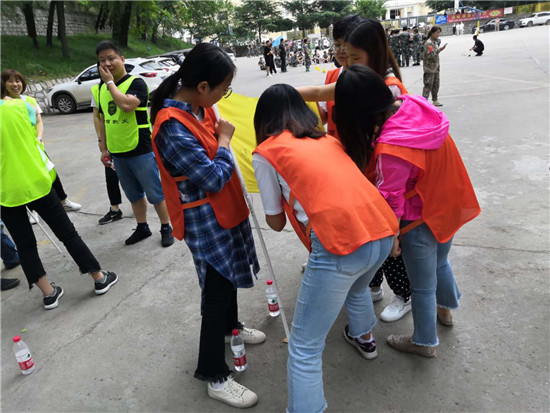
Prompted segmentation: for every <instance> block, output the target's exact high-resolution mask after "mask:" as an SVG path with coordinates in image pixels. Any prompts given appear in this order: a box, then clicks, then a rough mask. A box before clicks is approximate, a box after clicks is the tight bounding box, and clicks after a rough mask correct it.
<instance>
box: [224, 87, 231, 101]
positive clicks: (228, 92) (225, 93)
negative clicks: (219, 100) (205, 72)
mask: <svg viewBox="0 0 550 413" xmlns="http://www.w3.org/2000/svg"><path fill="white" fill-rule="evenodd" d="M231 93H233V89H232V88H231V86H229V87H228V88H227V89H225V92H223V98H224V99H227V98H228V97H229V96H231Z"/></svg>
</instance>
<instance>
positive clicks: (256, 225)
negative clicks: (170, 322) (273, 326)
mask: <svg viewBox="0 0 550 413" xmlns="http://www.w3.org/2000/svg"><path fill="white" fill-rule="evenodd" d="M229 149H230V151H231V156H233V162H234V163H235V170H236V171H237V176H238V177H239V180H240V181H241V186H242V188H243V193H244V197H245V199H246V202H247V203H248V208H249V209H250V213H251V215H252V220H253V221H254V226H255V227H256V231H257V232H258V238H259V239H260V245H261V246H262V250H263V252H264V256H265V260H266V261H267V268H268V269H269V275H270V276H271V279H272V280H273V283H274V284H275V290H276V291H277V296H278V298H279V309H280V310H281V318H282V320H283V328H284V330H285V337H286V341H285V343H288V339H289V338H290V330H289V329H288V323H287V321H286V315H285V309H284V306H283V304H282V303H281V295H280V294H279V287H278V286H277V279H276V277H275V271H273V266H272V265H271V259H270V258H269V254H268V252H267V247H266V245H265V241H264V237H263V235H262V230H261V229H260V224H259V223H258V217H257V216H256V211H254V205H253V204H252V196H251V195H250V194H249V193H248V189H247V188H246V185H245V183H244V178H243V174H242V172H241V168H239V163H238V162H237V157H236V156H235V153H234V152H233V148H232V147H231V146H230V147H229ZM283 341H284V340H283Z"/></svg>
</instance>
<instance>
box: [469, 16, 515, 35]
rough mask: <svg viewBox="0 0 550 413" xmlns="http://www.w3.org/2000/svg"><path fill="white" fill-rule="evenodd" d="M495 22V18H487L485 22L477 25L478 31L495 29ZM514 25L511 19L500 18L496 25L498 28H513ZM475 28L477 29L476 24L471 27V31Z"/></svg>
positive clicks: (473, 31) (474, 30)
mask: <svg viewBox="0 0 550 413" xmlns="http://www.w3.org/2000/svg"><path fill="white" fill-rule="evenodd" d="M496 22H497V21H496V19H493V20H489V21H488V22H487V23H485V24H482V25H481V26H479V32H480V33H484V32H493V31H495V27H496ZM515 25H516V24H515V23H514V21H513V20H506V19H500V24H499V25H498V27H499V29H500V30H509V29H513V28H514V26H515ZM476 30H477V27H476V26H474V27H472V33H475V32H476Z"/></svg>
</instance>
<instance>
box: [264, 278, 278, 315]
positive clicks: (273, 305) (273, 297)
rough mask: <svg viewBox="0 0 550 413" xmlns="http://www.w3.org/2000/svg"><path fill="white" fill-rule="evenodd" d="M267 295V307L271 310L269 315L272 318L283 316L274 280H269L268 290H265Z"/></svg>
mask: <svg viewBox="0 0 550 413" xmlns="http://www.w3.org/2000/svg"><path fill="white" fill-rule="evenodd" d="M265 294H266V295H267V307H268V308H269V315H270V316H271V317H277V316H278V315H279V314H281V310H280V309H279V299H278V298H277V291H275V286H274V285H273V280H267V288H266V290H265Z"/></svg>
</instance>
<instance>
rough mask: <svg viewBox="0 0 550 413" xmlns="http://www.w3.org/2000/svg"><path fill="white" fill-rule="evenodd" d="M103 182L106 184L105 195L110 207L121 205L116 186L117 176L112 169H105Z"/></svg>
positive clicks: (120, 197)
mask: <svg viewBox="0 0 550 413" xmlns="http://www.w3.org/2000/svg"><path fill="white" fill-rule="evenodd" d="M105 182H107V195H108V196H109V202H110V204H111V205H120V204H121V203H122V195H121V194H120V187H119V186H118V175H117V174H116V172H115V171H113V168H110V167H108V166H106V167H105Z"/></svg>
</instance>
